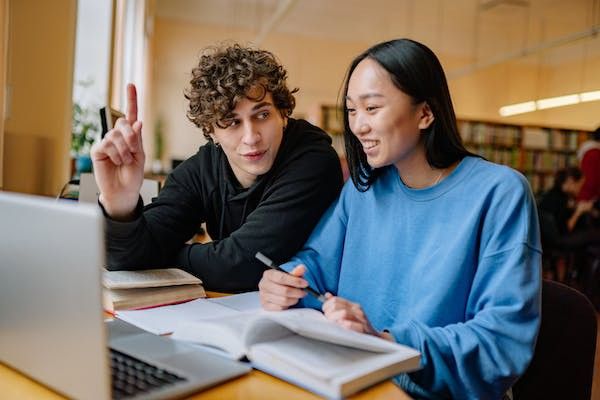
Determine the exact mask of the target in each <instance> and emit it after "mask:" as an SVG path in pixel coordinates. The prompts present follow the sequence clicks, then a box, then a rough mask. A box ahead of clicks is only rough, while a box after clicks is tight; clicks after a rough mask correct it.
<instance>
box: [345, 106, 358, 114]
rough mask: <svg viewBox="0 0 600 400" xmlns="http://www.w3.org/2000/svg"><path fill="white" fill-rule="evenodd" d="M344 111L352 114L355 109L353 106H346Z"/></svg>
mask: <svg viewBox="0 0 600 400" xmlns="http://www.w3.org/2000/svg"><path fill="white" fill-rule="evenodd" d="M346 112H347V113H348V114H351V115H352V114H354V113H355V112H356V110H355V109H354V108H350V107H346Z"/></svg>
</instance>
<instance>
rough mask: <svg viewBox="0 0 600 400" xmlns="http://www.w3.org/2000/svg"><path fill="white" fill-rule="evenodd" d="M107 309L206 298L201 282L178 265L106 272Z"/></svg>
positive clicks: (146, 306) (142, 306)
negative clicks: (175, 266)
mask: <svg viewBox="0 0 600 400" xmlns="http://www.w3.org/2000/svg"><path fill="white" fill-rule="evenodd" d="M102 283H103V286H104V291H103V305H104V309H105V310H106V311H108V312H113V311H115V310H131V309H140V308H150V307H158V306H163V305H167V304H176V303H181V302H184V301H189V300H194V299H197V298H200V297H206V293H205V292H204V288H203V287H202V281H201V280H200V279H198V278H196V277H195V276H193V275H191V274H189V273H187V272H185V271H182V270H180V269H177V268H166V269H150V270H140V271H107V270H105V271H104V272H103V277H102Z"/></svg>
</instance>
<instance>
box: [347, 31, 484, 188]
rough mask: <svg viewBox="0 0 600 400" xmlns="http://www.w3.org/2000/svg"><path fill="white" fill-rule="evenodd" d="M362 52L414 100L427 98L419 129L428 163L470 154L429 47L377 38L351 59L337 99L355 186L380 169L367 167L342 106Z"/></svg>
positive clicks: (366, 183)
mask: <svg viewBox="0 0 600 400" xmlns="http://www.w3.org/2000/svg"><path fill="white" fill-rule="evenodd" d="M366 58H369V59H372V60H374V61H376V62H377V63H378V64H379V65H381V66H382V67H383V68H384V69H385V70H386V71H387V72H388V73H389V74H390V78H391V80H392V82H393V83H394V85H395V86H396V87H397V88H398V89H400V90H401V91H402V92H404V93H405V94H407V95H408V96H410V97H412V99H413V101H414V103H415V104H419V103H421V102H427V104H428V105H429V107H430V108H431V111H432V113H433V115H434V117H435V118H434V121H433V123H432V124H431V125H430V126H429V128H427V129H425V130H423V132H422V135H423V140H424V144H425V152H426V157H427V162H428V163H429V164H430V165H431V166H432V167H435V168H446V167H448V166H450V165H452V164H453V163H455V162H456V161H458V160H462V159H463V158H464V157H465V156H467V155H474V154H472V153H470V152H469V151H468V150H467V149H465V147H464V146H463V144H462V140H461V137H460V135H459V133H458V127H457V124H456V115H455V114H454V107H453V106H452V99H451V98H450V91H449V90H448V83H447V82H446V76H445V74H444V70H443V68H442V65H441V64H440V61H439V60H438V58H437V57H436V55H435V54H434V53H433V51H431V50H430V49H429V48H428V47H427V46H425V45H423V44H421V43H418V42H415V41H414V40H410V39H397V40H392V41H389V42H383V43H379V44H376V45H375V46H373V47H371V48H369V49H368V50H366V51H364V52H363V53H361V54H360V55H359V56H358V57H356V58H355V59H354V60H353V61H352V63H351V64H350V67H349V68H348V71H347V72H346V77H345V79H344V86H343V93H342V95H341V96H340V99H339V106H340V109H342V110H343V120H344V144H345V147H346V158H347V160H348V167H349V169H350V176H351V178H352V182H353V183H354V186H356V188H357V189H358V190H359V191H361V192H364V191H366V190H368V189H369V187H370V186H371V184H373V182H375V179H377V176H378V175H379V171H378V169H373V168H371V167H370V166H369V164H368V163H367V156H366V154H365V153H364V151H363V149H362V145H361V144H360V141H359V140H358V139H357V138H356V136H355V135H354V134H353V133H352V131H351V130H350V124H349V122H348V110H347V107H346V96H347V95H348V82H349V81H350V77H351V76H352V73H353V72H354V69H355V68H356V66H357V65H358V64H359V63H360V62H361V61H362V60H364V59H366Z"/></svg>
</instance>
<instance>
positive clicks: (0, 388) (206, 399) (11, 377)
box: [0, 292, 410, 400]
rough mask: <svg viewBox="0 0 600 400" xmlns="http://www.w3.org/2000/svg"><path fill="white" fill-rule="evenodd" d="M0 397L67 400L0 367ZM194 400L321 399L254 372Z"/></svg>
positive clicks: (379, 392) (389, 390) (393, 389)
mask: <svg viewBox="0 0 600 400" xmlns="http://www.w3.org/2000/svg"><path fill="white" fill-rule="evenodd" d="M208 295H209V297H219V296H221V295H222V294H220V293H213V292H210V293H208ZM0 393H2V396H3V397H4V398H7V399H36V400H37V399H40V400H46V399H48V400H49V399H63V397H62V396H60V395H59V394H57V393H55V392H53V391H52V390H50V389H48V388H46V387H45V386H43V385H41V384H39V383H37V382H36V381H34V380H32V379H30V378H28V377H27V376H25V375H23V374H21V373H19V372H18V371H16V370H14V369H12V368H10V367H8V366H6V365H4V364H2V363H0ZM350 398H351V399H365V400H366V399H374V400H378V399H410V397H408V395H406V393H404V392H403V391H402V390H401V389H399V388H398V387H397V386H396V385H394V384H393V383H392V382H391V381H386V382H382V383H380V384H378V385H376V386H373V387H371V388H369V389H366V390H363V391H362V392H360V393H357V394H356V395H354V396H351V397H350ZM190 399H194V400H210V399H215V400H216V399H219V400H220V399H244V400H245V399H294V400H296V399H299V400H301V399H319V397H318V396H316V395H314V394H312V393H310V392H308V391H306V390H304V389H301V388H299V387H297V386H294V385H292V384H289V383H287V382H285V381H282V380H280V379H277V378H274V377H272V376H270V375H267V374H265V373H263V372H260V371H256V370H253V371H252V372H250V373H249V374H246V375H244V376H241V377H239V378H236V379H233V380H231V381H229V382H225V383H223V384H221V385H218V386H215V387H213V388H210V389H207V390H204V391H202V392H199V393H197V394H195V395H193V396H191V397H190Z"/></svg>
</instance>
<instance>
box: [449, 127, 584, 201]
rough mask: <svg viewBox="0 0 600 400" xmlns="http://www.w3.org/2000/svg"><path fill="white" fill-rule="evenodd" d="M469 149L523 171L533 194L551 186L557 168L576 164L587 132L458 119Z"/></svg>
mask: <svg viewBox="0 0 600 400" xmlns="http://www.w3.org/2000/svg"><path fill="white" fill-rule="evenodd" d="M458 130H459V132H460V135H461V137H462V140H463V143H464V144H465V146H466V147H467V149H468V150H470V151H472V152H473V153H476V154H479V155H481V156H483V157H485V158H486V159H488V160H490V161H492V162H495V163H498V164H504V165H508V166H510V167H512V168H514V169H516V170H518V171H520V172H521V173H523V174H524V175H525V176H526V177H527V180H528V181H529V183H530V185H531V188H532V189H533V191H534V193H539V192H540V191H543V190H547V189H549V188H550V187H551V186H552V183H553V180H554V174H555V173H556V171H557V170H559V169H561V168H565V167H568V166H577V165H578V160H577V148H578V147H579V145H580V144H581V143H582V142H583V141H585V140H586V139H587V138H588V137H589V134H590V132H587V131H583V130H576V129H557V128H547V127H538V126H521V125H512V124H501V123H495V122H482V121H470V120H459V121H458Z"/></svg>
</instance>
